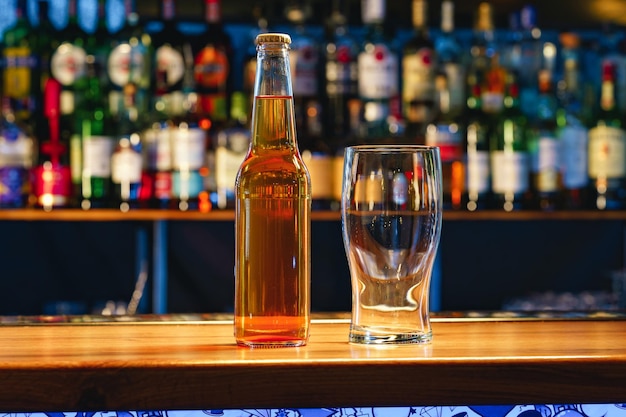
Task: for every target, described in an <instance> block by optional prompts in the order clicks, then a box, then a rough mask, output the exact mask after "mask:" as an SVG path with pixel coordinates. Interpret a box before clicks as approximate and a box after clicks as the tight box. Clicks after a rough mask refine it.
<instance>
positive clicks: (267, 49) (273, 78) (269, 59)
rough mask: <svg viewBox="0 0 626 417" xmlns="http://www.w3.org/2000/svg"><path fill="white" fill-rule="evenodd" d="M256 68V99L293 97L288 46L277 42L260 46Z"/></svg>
mask: <svg viewBox="0 0 626 417" xmlns="http://www.w3.org/2000/svg"><path fill="white" fill-rule="evenodd" d="M256 68H257V74H256V80H255V84H254V95H255V97H257V96H287V97H292V96H293V90H292V85H291V71H290V63H289V47H288V46H287V44H285V43H278V42H277V43H266V44H262V45H259V46H258V47H257V66H256Z"/></svg>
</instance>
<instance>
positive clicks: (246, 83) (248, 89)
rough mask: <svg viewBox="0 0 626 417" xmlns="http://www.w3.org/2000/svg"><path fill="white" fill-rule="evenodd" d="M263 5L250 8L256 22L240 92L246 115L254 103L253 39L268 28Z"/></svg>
mask: <svg viewBox="0 0 626 417" xmlns="http://www.w3.org/2000/svg"><path fill="white" fill-rule="evenodd" d="M265 7H266V6H265V3H264V2H262V1H258V2H257V3H256V4H255V5H254V7H253V8H252V17H253V18H254V21H255V22H256V26H254V27H253V29H252V30H251V31H250V42H249V45H248V47H247V50H246V52H245V53H244V57H243V79H242V86H243V88H242V90H243V93H244V94H245V95H246V96H247V97H248V107H247V112H248V114H251V113H252V103H253V101H254V97H253V93H254V79H255V77H256V44H255V42H254V39H256V37H257V35H259V34H260V33H266V32H267V30H268V29H267V28H268V20H267V16H266V12H267V10H266V8H265Z"/></svg>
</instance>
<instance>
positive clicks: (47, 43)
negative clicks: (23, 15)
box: [31, 0, 66, 204]
mask: <svg viewBox="0 0 626 417" xmlns="http://www.w3.org/2000/svg"><path fill="white" fill-rule="evenodd" d="M36 4H37V25H36V27H35V28H33V33H32V34H31V39H32V41H31V43H32V44H33V45H34V51H35V54H34V55H35V58H36V61H35V62H34V67H35V68H36V77H35V78H34V79H33V81H34V82H35V83H37V86H36V87H35V91H37V92H38V96H37V99H36V101H35V105H34V107H33V114H34V120H33V122H34V125H33V127H32V128H33V132H34V134H35V136H36V137H37V138H38V140H40V141H41V140H42V138H46V137H48V136H49V134H50V125H49V115H48V114H46V112H47V111H48V110H49V109H48V108H46V104H45V103H44V96H45V91H44V89H45V88H46V84H47V81H48V79H49V78H50V77H51V72H50V63H51V58H52V54H53V52H54V51H56V49H57V47H58V46H59V44H60V40H59V38H58V37H57V34H58V33H57V29H56V28H55V27H54V26H53V25H52V22H51V20H50V11H49V10H50V8H49V3H48V1H47V0H39V1H37V2H36ZM59 110H60V109H59ZM55 111H56V109H55ZM55 117H56V116H55ZM40 144H41V142H40ZM64 204H66V203H64Z"/></svg>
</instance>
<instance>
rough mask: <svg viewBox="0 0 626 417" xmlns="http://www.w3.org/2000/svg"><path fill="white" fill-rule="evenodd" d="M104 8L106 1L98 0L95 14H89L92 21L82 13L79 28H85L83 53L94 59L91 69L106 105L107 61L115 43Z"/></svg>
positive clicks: (107, 89)
mask: <svg viewBox="0 0 626 417" xmlns="http://www.w3.org/2000/svg"><path fill="white" fill-rule="evenodd" d="M105 6H106V0H98V1H97V5H96V7H97V9H96V11H95V13H92V14H91V18H92V19H93V21H92V22H89V21H88V17H87V16H86V14H85V13H83V14H82V15H81V16H82V19H81V22H83V24H82V25H81V26H82V27H83V28H85V29H84V30H85V32H86V37H87V38H86V41H85V46H84V47H85V51H86V52H87V55H92V56H93V57H94V60H95V61H94V65H93V69H94V70H95V71H96V75H97V77H98V79H99V80H100V84H101V85H100V88H101V89H102V93H103V95H104V99H105V102H106V103H107V104H108V100H109V97H108V95H109V89H110V86H109V83H110V80H109V76H108V72H107V59H108V57H109V53H110V52H111V49H112V47H113V45H114V44H116V43H117V42H116V41H115V40H114V39H112V38H111V34H110V31H109V28H108V25H107V14H106V8H105ZM83 12H84V10H83Z"/></svg>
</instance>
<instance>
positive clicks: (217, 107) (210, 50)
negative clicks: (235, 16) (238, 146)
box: [190, 0, 233, 127]
mask: <svg viewBox="0 0 626 417" xmlns="http://www.w3.org/2000/svg"><path fill="white" fill-rule="evenodd" d="M204 5H205V21H206V29H205V30H204V31H203V32H201V33H200V35H199V36H196V37H193V39H190V42H191V43H192V47H193V51H194V52H193V53H194V57H195V59H194V77H195V84H196V92H197V94H198V104H199V108H198V110H199V111H200V112H201V113H204V114H206V115H208V116H209V117H210V119H211V121H212V122H213V124H214V125H216V126H215V127H217V125H221V124H223V123H225V122H226V121H227V120H228V112H229V108H230V107H229V103H228V101H229V99H230V94H231V92H232V87H233V85H232V83H233V81H232V75H231V74H232V63H233V49H232V40H231V37H230V35H229V34H228V32H226V30H225V29H224V25H223V22H222V9H221V3H220V0H205V4H204Z"/></svg>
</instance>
